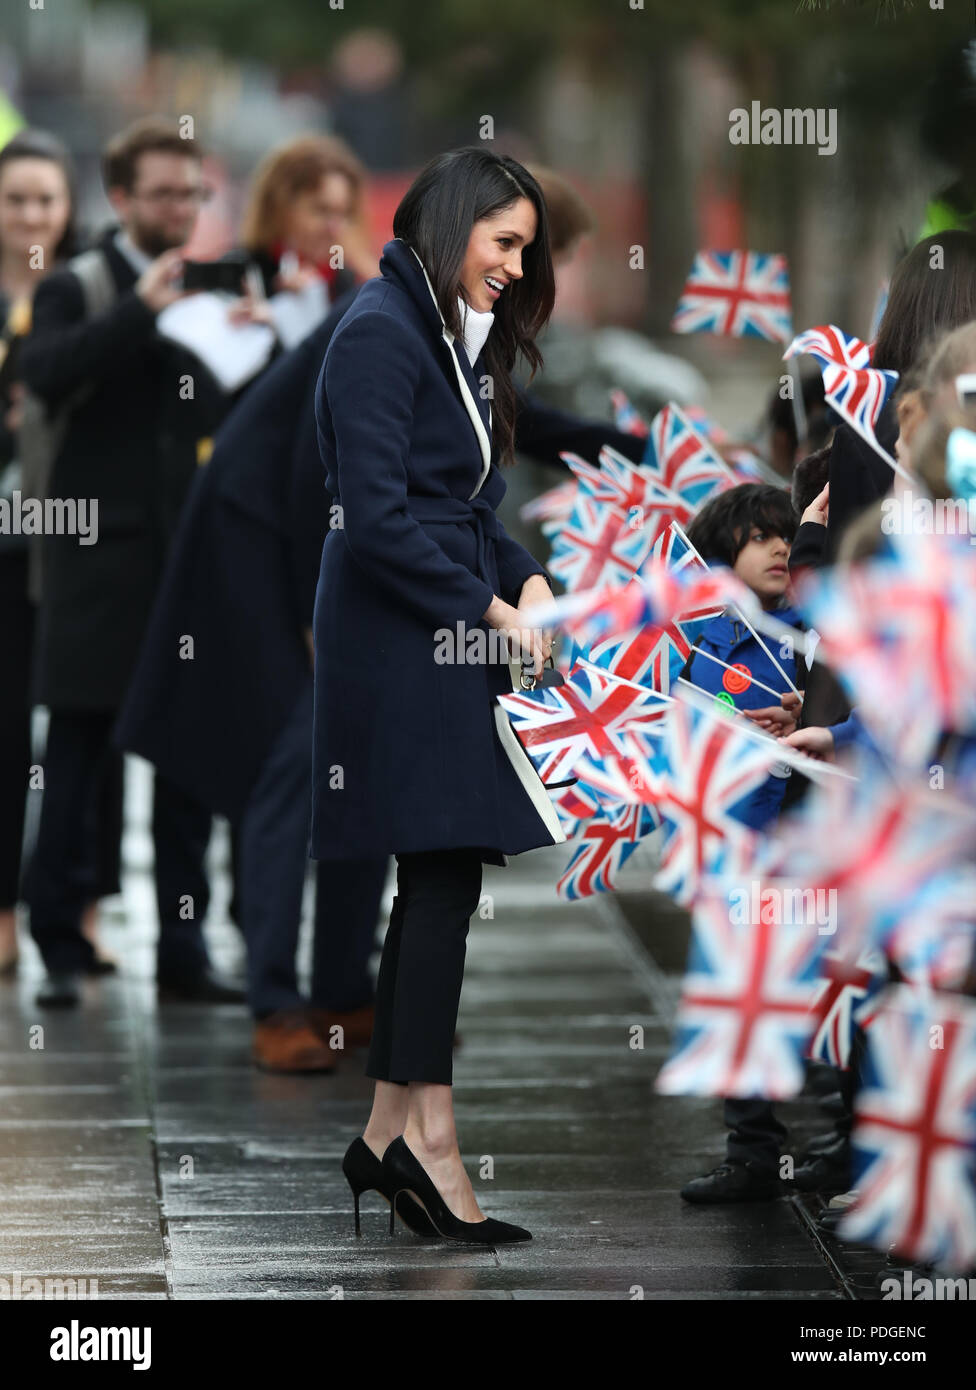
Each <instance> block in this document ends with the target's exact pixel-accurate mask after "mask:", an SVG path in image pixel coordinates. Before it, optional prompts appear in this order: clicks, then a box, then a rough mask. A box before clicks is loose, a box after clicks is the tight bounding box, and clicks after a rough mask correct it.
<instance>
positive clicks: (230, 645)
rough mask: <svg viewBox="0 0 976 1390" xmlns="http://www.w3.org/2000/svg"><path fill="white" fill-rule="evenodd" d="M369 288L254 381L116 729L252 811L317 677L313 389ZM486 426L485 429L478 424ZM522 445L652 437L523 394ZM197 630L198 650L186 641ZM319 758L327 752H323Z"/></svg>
mask: <svg viewBox="0 0 976 1390" xmlns="http://www.w3.org/2000/svg"><path fill="white" fill-rule="evenodd" d="M355 298H356V290H355V289H353V290H351V291H350V292H348V293H347V294H344V295H343V296H342V298H340V299H338V300H336V302H335V304H334V305H333V306H332V308H331V310H330V312H329V315H328V317H327V318H326V319H325V321H324V322H323V323H322V324H321V325H320V326H319V327H318V328H316V329H315V330H314V331H313V332H312V333H310V334H309V336H308V337H307V338H306V339H305V340H304V342H302V343H300V344H299V345H298V346H297V347H296V348H294V349H293V350H292V351H291V352H288V353H285V354H284V355H283V356H281V357H280V358H279V359H278V361H277V362H275V363H274V364H273V365H272V366H271V367H269V368H268V370H267V371H266V372H265V373H264V374H263V375H262V377H261V379H260V380H259V381H257V382H256V383H254V385H252V386H251V387H250V389H249V390H248V391H247V392H246V393H245V394H244V397H243V399H242V400H241V401H239V402H238V404H237V405H236V406H235V407H234V409H233V410H232V411H231V413H230V415H229V416H228V418H227V420H226V422H225V423H224V425H223V426H222V428H221V429H220V431H219V433H218V434H217V437H216V440H215V444H214V451H213V456H212V457H211V459H210V462H209V463H208V464H207V466H206V467H205V468H201V469H198V470H197V473H198V476H197V478H196V480H195V482H194V485H193V487H192V489H191V491H190V495H189V497H188V499H187V503H186V506H185V508H184V511H183V515H182V518H181V520H180V525H179V529H178V531H177V534H176V538H175V540H174V542H173V546H172V550H171V552H170V556H169V560H168V563H167V567H166V573H165V576H164V579H163V583H162V585H161V588H160V592H159V594H158V597H157V600H156V604H155V608H154V610H153V614H152V619H151V621H150V623H149V627H148V631H147V632H146V635H145V640H144V642H143V645H142V650H141V653H140V655H139V660H138V662H137V665H136V670H135V673H134V676H133V680H132V683H131V685H130V688H129V691H128V695H127V698H126V701H125V705H124V709H123V712H122V715H121V717H120V719H119V722H118V726H117V729H116V741H117V743H118V744H119V746H120V747H122V748H125V749H128V750H129V751H131V752H133V753H139V754H140V755H141V756H142V757H144V758H147V759H148V760H149V761H150V762H152V763H154V764H155V766H156V767H158V768H159V769H160V771H161V772H163V773H164V774H165V775H166V776H167V777H169V778H170V780H171V781H174V782H176V783H177V784H178V785H179V786H181V787H182V788H183V789H184V790H185V791H187V792H188V793H190V794H191V795H192V796H195V797H196V798H197V800H198V801H201V802H202V803H203V804H204V805H206V806H209V807H210V808H211V809H212V810H214V811H217V812H219V813H220V814H222V815H225V816H228V817H229V818H230V819H231V820H234V819H236V818H237V817H238V816H239V815H240V813H241V811H242V810H243V808H244V805H245V803H246V801H247V798H248V795H249V794H250V790H251V787H252V786H253V784H254V781H255V778H256V777H257V775H258V773H259V771H260V770H261V767H262V765H263V763H264V760H265V758H266V757H267V755H268V753H269V751H270V749H271V747H272V745H273V743H274V741H275V739H276V738H277V736H278V733H279V732H280V730H281V728H282V727H283V725H284V724H285V722H286V721H287V720H288V719H289V718H290V716H291V713H292V710H293V709H294V706H295V703H296V701H297V700H298V698H299V695H300V693H301V690H302V687H303V683H304V681H305V680H306V679H307V675H308V651H307V647H306V645H305V641H304V637H303V634H302V630H303V628H309V627H311V626H312V614H313V608H314V603H315V588H316V584H317V581H318V575H319V567H320V563H321V559H322V542H323V538H324V537H325V535H326V533H327V531H328V527H329V518H330V506H331V503H332V498H331V497H330V496H329V493H328V492H327V491H326V487H325V474H324V470H323V467H322V459H321V456H320V454H319V444H318V436H317V432H316V424H315V411H314V408H313V401H314V396H315V386H316V382H317V380H318V376H319V372H320V370H321V366H322V359H323V357H324V355H325V351H326V348H327V347H328V344H329V341H330V340H331V338H332V335H333V333H335V331H336V330H337V328H338V326H339V324H340V322H341V321H342V318H343V315H344V314H345V313H346V311H347V310H348V309H349V308H350V307H351V305H352V304H353V303H354V301H355ZM467 428H468V429H470V425H468V426H467ZM515 443H516V447H517V448H518V449H519V450H521V451H524V452H525V453H528V454H531V455H532V456H533V457H535V458H537V459H541V460H543V461H544V462H548V463H552V464H554V465H556V466H559V467H562V468H563V469H565V465H564V464H561V463H560V459H559V452H560V450H567V451H569V452H571V453H574V454H579V455H582V457H584V458H587V459H591V460H593V461H595V460H596V457H597V454H598V452H599V450H600V448H601V446H602V445H603V444H605V443H606V444H610V445H612V446H613V447H614V448H615V449H617V450H618V452H622V453H624V454H626V455H627V457H629V458H632V459H633V460H634V461H635V462H638V461H639V460H640V458H641V456H642V454H643V448H644V441H643V440H640V439H635V438H634V437H633V436H630V435H624V434H621V433H620V432H619V431H617V430H615V429H614V428H613V427H612V426H611V425H607V424H604V423H600V422H599V421H588V420H584V419H581V418H580V417H579V416H575V415H570V414H567V413H566V412H565V411H560V410H556V409H554V408H553V407H551V406H548V405H545V404H543V403H542V402H541V401H539V400H538V399H536V398H534V397H532V396H527V395H525V394H523V393H520V394H519V401H518V411H517V414H516V422H515ZM184 635H190V636H193V638H194V643H195V654H194V659H193V660H192V661H185V660H181V659H179V656H178V652H179V646H180V639H181V638H182V637H183V636H184ZM309 757H310V758H311V748H310V749H309Z"/></svg>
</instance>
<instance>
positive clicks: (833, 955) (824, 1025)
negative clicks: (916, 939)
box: [807, 947, 888, 1068]
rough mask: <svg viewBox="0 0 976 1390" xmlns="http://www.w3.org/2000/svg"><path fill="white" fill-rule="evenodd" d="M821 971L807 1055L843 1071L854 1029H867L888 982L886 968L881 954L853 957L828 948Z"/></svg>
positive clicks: (845, 952) (842, 950) (860, 952)
mask: <svg viewBox="0 0 976 1390" xmlns="http://www.w3.org/2000/svg"><path fill="white" fill-rule="evenodd" d="M820 971H821V973H820V981H819V983H818V985H817V993H816V997H815V999H814V1002H813V1019H814V1024H813V1036H812V1038H811V1040H810V1046H809V1050H808V1053H807V1055H808V1056H809V1057H811V1058H813V1059H814V1061H819V1062H827V1063H828V1064H829V1065H830V1066H832V1067H841V1068H846V1067H847V1065H848V1063H849V1061H850V1056H851V1045H852V1043H853V1041H854V1029H855V1027H859V1028H867V1027H868V1026H869V1024H870V1023H871V1020H872V1019H873V1018H874V1015H875V1013H876V1012H877V1009H878V1004H879V1001H880V998H881V995H882V993H883V991H884V988H885V985H886V984H887V982H888V969H887V966H886V964H885V958H884V956H883V955H882V954H881V952H880V951H874V950H865V951H856V952H855V953H853V954H852V953H851V952H850V951H847V950H844V949H843V948H837V949H835V948H833V947H829V948H828V949H827V950H825V951H824V953H823V957H822V959H821V963H820Z"/></svg>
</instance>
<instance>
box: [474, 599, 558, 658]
mask: <svg viewBox="0 0 976 1390" xmlns="http://www.w3.org/2000/svg"><path fill="white" fill-rule="evenodd" d="M548 589H549V586H548V585H546V590H547V592H548ZM483 616H484V620H485V622H486V623H487V624H488V626H489V627H493V628H497V629H498V631H499V632H500V633H501V634H502V636H503V637H504V638H505V644H506V646H507V647H508V652H509V656H510V657H511V659H512V660H513V661H516V660H520V661H521V662H522V665H523V667H524V669H525V671H526V673H528V670H529V666H530V664H531V668H532V674H533V676H534V677H535V679H536V680H539V679H540V678H541V676H542V668H543V666H545V664H546V657H547V655H548V653H549V651H550V650H551V647H552V640H551V638H550V639H549V641H548V642H547V643H546V649H545V651H543V632H542V629H541V628H538V627H528V626H527V625H526V622H525V614H524V613H523V612H521V611H520V610H519V609H518V608H513V607H512V605H511V604H510V603H506V602H505V601H504V599H500V598H499V597H498V595H497V594H496V595H495V597H494V598H493V599H492V601H491V603H490V604H489V605H488V608H487V610H486V612H485V613H484V615H483Z"/></svg>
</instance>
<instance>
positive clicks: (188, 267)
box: [183, 256, 248, 294]
mask: <svg viewBox="0 0 976 1390" xmlns="http://www.w3.org/2000/svg"><path fill="white" fill-rule="evenodd" d="M247 264H248V263H247V261H246V260H244V259H242V258H240V257H232V256H228V257H227V258H226V259H224V260H222V261H184V262H183V288H184V289H185V290H225V291H226V292H227V293H228V294H243V293H244V273H245V271H246V270H247Z"/></svg>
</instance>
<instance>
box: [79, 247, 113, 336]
mask: <svg viewBox="0 0 976 1390" xmlns="http://www.w3.org/2000/svg"><path fill="white" fill-rule="evenodd" d="M67 269H68V270H70V271H71V273H72V275H76V276H77V277H78V279H79V280H80V281H81V288H82V292H83V294H84V296H85V318H86V319H93V318H95V317H96V316H97V315H98V314H103V313H104V312H105V310H106V309H109V308H111V306H112V305H113V304H114V302H115V300H116V299H117V298H118V290H117V289H116V285H115V278H114V276H113V275H112V269H111V267H110V265H109V263H108V259H107V258H106V256H105V253H104V252H103V251H102V250H101V249H100V248H99V247H97V246H96V247H93V248H92V250H90V251H82V253H81V255H80V256H73V257H72V259H71V260H70V261H69V262H68V265H67Z"/></svg>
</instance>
